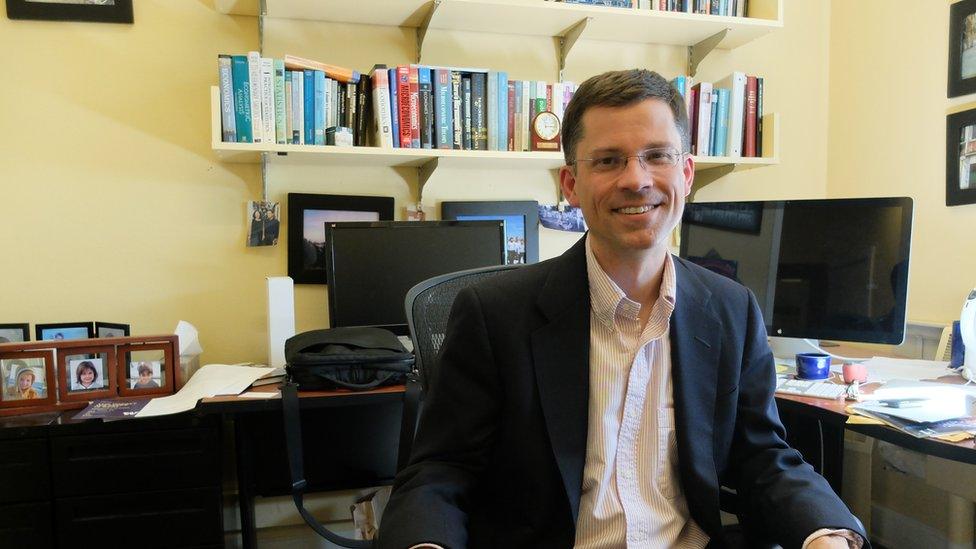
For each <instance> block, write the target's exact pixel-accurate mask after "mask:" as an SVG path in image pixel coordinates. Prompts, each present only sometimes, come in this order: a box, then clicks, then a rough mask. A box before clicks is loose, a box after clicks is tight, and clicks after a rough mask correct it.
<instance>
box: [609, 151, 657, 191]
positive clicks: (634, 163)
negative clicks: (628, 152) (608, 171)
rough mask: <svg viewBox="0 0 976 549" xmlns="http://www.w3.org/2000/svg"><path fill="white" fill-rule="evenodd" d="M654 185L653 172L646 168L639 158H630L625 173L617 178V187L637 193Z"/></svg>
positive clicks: (621, 173)
mask: <svg viewBox="0 0 976 549" xmlns="http://www.w3.org/2000/svg"><path fill="white" fill-rule="evenodd" d="M653 185H654V178H653V177H651V171H650V170H648V169H647V168H646V167H644V163H643V162H642V161H641V159H640V158H639V157H637V156H631V157H629V158H628V159H627V164H626V165H625V166H624V169H623V171H622V172H620V177H618V178H617V186H618V187H620V188H621V189H626V190H630V191H635V192H637V191H641V190H642V189H646V188H648V187H651V186H653Z"/></svg>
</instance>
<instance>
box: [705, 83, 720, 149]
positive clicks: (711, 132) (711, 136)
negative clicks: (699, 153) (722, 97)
mask: <svg viewBox="0 0 976 549" xmlns="http://www.w3.org/2000/svg"><path fill="white" fill-rule="evenodd" d="M709 105H711V109H712V112H711V114H709V115H708V119H709V128H708V150H707V151H706V154H708V155H709V156H715V154H716V153H715V130H716V129H717V128H716V124H715V122H716V120H715V119H716V118H718V93H716V92H715V89H714V88H713V89H712V98H711V99H710V100H709Z"/></svg>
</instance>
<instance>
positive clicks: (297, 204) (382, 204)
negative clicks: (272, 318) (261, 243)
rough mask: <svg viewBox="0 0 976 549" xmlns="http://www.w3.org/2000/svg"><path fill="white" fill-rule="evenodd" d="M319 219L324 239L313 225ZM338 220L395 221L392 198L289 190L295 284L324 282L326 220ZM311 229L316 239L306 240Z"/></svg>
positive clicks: (290, 248)
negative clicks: (293, 191)
mask: <svg viewBox="0 0 976 549" xmlns="http://www.w3.org/2000/svg"><path fill="white" fill-rule="evenodd" d="M309 212H315V213H313V214H310V213H309ZM357 214H362V215H357ZM319 221H321V229H322V234H321V238H322V241H321V242H319V241H318V240H317V239H318V238H319V235H318V233H317V228H316V229H313V228H312V225H315V224H316V223H318V222H319ZM336 221H393V197H392V196H353V195H336V194H307V193H288V276H290V277H291V278H292V280H294V281H295V283H296V284H325V272H326V262H325V249H326V246H325V244H326V243H325V223H326V222H336ZM306 223H308V224H309V228H308V229H306ZM311 230H315V231H316V234H315V235H313V238H315V239H316V240H308V241H306V238H305V237H306V232H307V231H311Z"/></svg>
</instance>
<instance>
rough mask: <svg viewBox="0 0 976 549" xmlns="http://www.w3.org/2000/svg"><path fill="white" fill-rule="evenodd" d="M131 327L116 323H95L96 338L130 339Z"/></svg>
mask: <svg viewBox="0 0 976 549" xmlns="http://www.w3.org/2000/svg"><path fill="white" fill-rule="evenodd" d="M128 336H129V325H128V324H116V323H114V322H98V321H96V322H95V337H96V338H105V337H128Z"/></svg>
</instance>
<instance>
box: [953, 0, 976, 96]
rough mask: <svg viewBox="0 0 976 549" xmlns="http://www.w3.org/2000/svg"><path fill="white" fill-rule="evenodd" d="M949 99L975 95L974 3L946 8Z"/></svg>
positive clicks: (975, 44)
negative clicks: (947, 15) (947, 19)
mask: <svg viewBox="0 0 976 549" xmlns="http://www.w3.org/2000/svg"><path fill="white" fill-rule="evenodd" d="M948 89H949V97H958V96H960V95H967V94H970V93H976V0H963V1H962V2H956V3H955V4H953V5H952V6H950V7H949V86H948Z"/></svg>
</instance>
